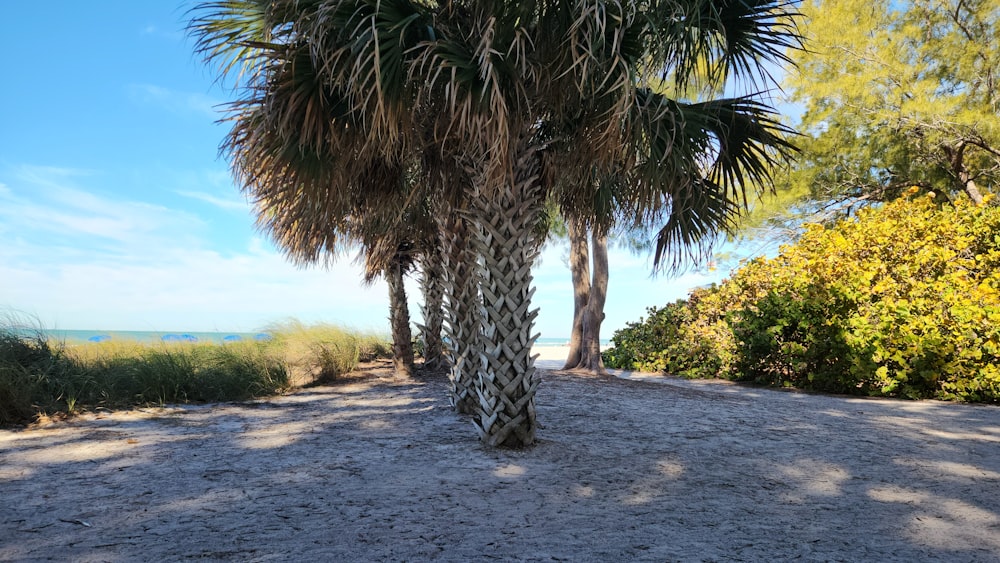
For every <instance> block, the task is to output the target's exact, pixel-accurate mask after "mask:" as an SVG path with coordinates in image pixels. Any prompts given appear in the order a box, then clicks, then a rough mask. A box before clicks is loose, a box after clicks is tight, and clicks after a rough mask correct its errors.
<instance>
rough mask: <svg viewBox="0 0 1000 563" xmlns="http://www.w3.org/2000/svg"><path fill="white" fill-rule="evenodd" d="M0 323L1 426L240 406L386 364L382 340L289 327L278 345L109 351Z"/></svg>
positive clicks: (132, 346)
mask: <svg viewBox="0 0 1000 563" xmlns="http://www.w3.org/2000/svg"><path fill="white" fill-rule="evenodd" d="M23 326H24V325H23V324H21V323H15V322H12V321H11V320H10V319H8V320H7V321H6V322H4V321H0V424H12V423H26V422H30V421H31V420H33V419H35V418H36V417H38V416H39V415H54V414H58V413H68V414H72V413H74V412H77V411H80V410H92V409H96V408H110V409H116V408H128V407H134V406H144V405H162V404H166V403H184V402H215V401H241V400H247V399H251V398H254V397H261V396H268V395H274V394H276V393H280V392H282V391H285V390H287V389H289V388H291V387H293V386H296V385H305V384H310V383H315V382H320V381H330V380H332V379H334V378H335V377H337V376H339V375H341V374H343V373H346V372H349V371H351V370H353V369H355V368H356V367H357V365H358V362H359V360H364V361H368V360H371V359H374V358H375V357H380V356H385V355H387V354H388V351H389V345H388V344H387V343H386V342H385V339H384V338H380V337H378V336H375V335H370V334H359V333H355V332H351V331H347V330H344V329H341V328H339V327H336V326H332V325H313V326H304V325H302V324H301V323H299V322H297V321H290V322H288V323H284V324H281V325H275V326H272V327H271V328H270V329H269V330H268V332H269V333H270V334H271V335H272V337H273V338H272V340H270V341H266V342H258V341H249V342H248V341H240V342H231V343H225V344H204V343H151V344H143V343H139V342H132V341H114V340H112V341H107V342H100V343H85V344H77V345H72V346H68V345H66V344H63V343H54V342H51V341H49V340H47V339H46V338H45V336H44V334H43V333H42V331H41V330H39V329H30V328H27V329H26V328H23Z"/></svg>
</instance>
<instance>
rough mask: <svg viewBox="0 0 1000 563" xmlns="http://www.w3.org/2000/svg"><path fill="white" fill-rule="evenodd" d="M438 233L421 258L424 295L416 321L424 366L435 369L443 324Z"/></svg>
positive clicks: (440, 353) (440, 354)
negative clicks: (419, 319)
mask: <svg viewBox="0 0 1000 563" xmlns="http://www.w3.org/2000/svg"><path fill="white" fill-rule="evenodd" d="M441 252H442V249H441V241H440V237H436V239H435V240H434V241H433V242H432V243H429V244H428V248H425V249H424V252H423V258H422V260H421V266H422V268H421V269H422V275H421V278H420V288H421V291H422V292H423V295H424V303H423V306H422V309H421V312H422V313H423V317H424V322H423V324H421V325H420V337H421V340H422V341H423V349H424V351H423V356H424V367H425V368H429V369H436V368H438V367H440V366H441V365H442V364H443V363H444V362H445V359H444V346H443V342H442V339H441V330H442V326H443V325H444V292H445V287H444V286H445V284H444V265H443V264H442V256H441Z"/></svg>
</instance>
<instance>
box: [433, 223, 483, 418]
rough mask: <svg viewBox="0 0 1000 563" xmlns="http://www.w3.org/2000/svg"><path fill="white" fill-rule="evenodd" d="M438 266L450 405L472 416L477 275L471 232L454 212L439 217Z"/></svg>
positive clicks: (477, 331) (477, 324)
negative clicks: (441, 275)
mask: <svg viewBox="0 0 1000 563" xmlns="http://www.w3.org/2000/svg"><path fill="white" fill-rule="evenodd" d="M439 225H440V229H441V243H442V253H441V257H442V266H443V269H444V272H445V277H444V282H445V283H444V286H445V300H444V311H445V321H446V323H445V327H444V332H445V335H446V336H447V338H448V342H447V344H446V346H445V355H446V357H447V359H448V362H449V364H450V366H449V367H450V370H449V377H450V379H451V404H452V407H454V409H455V410H456V411H458V412H460V413H463V414H472V413H473V412H475V405H476V403H477V400H476V392H475V381H476V377H477V374H478V373H479V355H478V354H479V350H480V349H481V344H480V341H479V337H480V331H481V330H482V326H481V323H480V314H481V308H482V302H481V300H480V299H479V279H478V275H479V271H478V266H477V265H476V253H475V251H474V250H473V249H472V248H471V246H470V244H469V238H470V237H471V229H470V228H469V225H468V223H467V222H466V220H465V219H464V218H463V217H462V216H461V215H460V214H459V213H458V211H457V210H445V211H444V212H443V213H442V214H441V215H440V216H439Z"/></svg>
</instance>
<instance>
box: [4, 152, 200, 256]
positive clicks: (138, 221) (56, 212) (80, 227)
mask: <svg viewBox="0 0 1000 563" xmlns="http://www.w3.org/2000/svg"><path fill="white" fill-rule="evenodd" d="M13 176H14V179H15V180H16V181H17V183H18V190H17V192H15V191H13V190H12V189H7V190H6V191H4V192H0V197H2V198H3V200H4V205H3V206H2V207H0V220H2V222H3V224H5V225H7V226H9V227H11V228H13V229H14V231H15V232H18V233H20V234H21V236H25V237H27V236H29V234H30V233H34V234H36V235H49V236H57V237H64V238H65V239H66V240H67V241H73V242H72V244H73V245H77V243H78V242H79V241H78V240H74V239H78V237H88V236H89V237H96V238H98V239H100V243H101V244H105V243H107V242H108V241H117V242H119V243H122V244H126V245H128V246H143V245H145V244H147V243H148V242H150V241H148V239H149V238H150V237H153V238H157V237H159V236H162V235H161V234H158V233H162V232H164V231H170V232H174V233H189V232H192V231H197V230H199V229H201V228H202V227H203V226H204V221H203V220H202V219H200V218H199V217H197V216H195V215H192V214H190V213H188V212H185V211H180V210H173V209H168V208H165V207H162V206H156V205H151V204H148V203H144V202H139V201H121V200H117V199H110V198H108V197H104V196H100V195H97V194H95V193H92V192H90V191H87V190H85V189H82V188H79V187H77V186H76V185H75V182H76V181H77V180H78V179H79V178H81V177H93V176H94V174H93V173H91V172H87V171H77V170H72V169H66V168H53V167H39V166H21V167H18V168H16V169H14V170H13ZM181 238H186V236H182V237H181Z"/></svg>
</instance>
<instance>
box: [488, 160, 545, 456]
mask: <svg viewBox="0 0 1000 563" xmlns="http://www.w3.org/2000/svg"><path fill="white" fill-rule="evenodd" d="M521 143H522V144H521V145H520V146H519V147H518V148H517V153H516V154H515V155H514V159H515V161H514V162H513V170H514V173H515V175H514V178H513V182H511V181H510V180H507V181H506V182H505V183H504V184H503V185H490V184H487V186H488V189H486V190H483V191H480V192H479V193H478V194H477V196H478V197H476V198H475V199H474V202H473V205H472V208H473V209H472V212H473V218H474V223H475V225H476V227H477V228H476V232H475V233H474V235H475V239H474V240H475V242H476V249H477V251H478V253H479V256H480V259H481V265H482V270H481V272H482V273H481V277H480V284H481V285H480V289H481V291H482V296H483V316H482V323H483V331H482V338H483V351H482V353H481V355H480V359H481V367H480V372H479V375H478V377H477V380H476V394H477V398H478V404H477V405H476V414H475V418H474V422H475V424H476V427H477V428H478V429H479V433H480V439H481V440H482V441H483V442H484V443H485V444H487V445H489V446H494V447H521V446H528V445H531V444H532V443H534V441H535V431H536V422H535V400H534V398H535V391H536V389H537V388H538V378H537V377H536V376H535V358H534V357H533V356H531V346H532V344H533V343H534V341H535V339H536V338H537V337H538V335H537V334H534V335H533V334H532V333H531V331H532V326H533V324H534V320H535V317H536V316H537V315H538V310H537V309H531V296H532V294H533V293H534V288H532V287H531V280H532V277H531V266H532V264H533V263H534V261H535V258H536V257H537V256H538V252H539V244H538V241H537V240H536V234H535V230H536V227H537V222H538V218H539V214H540V213H541V211H542V209H543V203H544V202H543V194H542V189H541V186H540V183H539V166H538V149H537V147H533V146H531V145H530V144H528V143H527V142H526V141H521ZM488 180H493V181H494V182H497V183H498V184H499V182H498V181H496V180H494V179H492V178H491V179H488Z"/></svg>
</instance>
